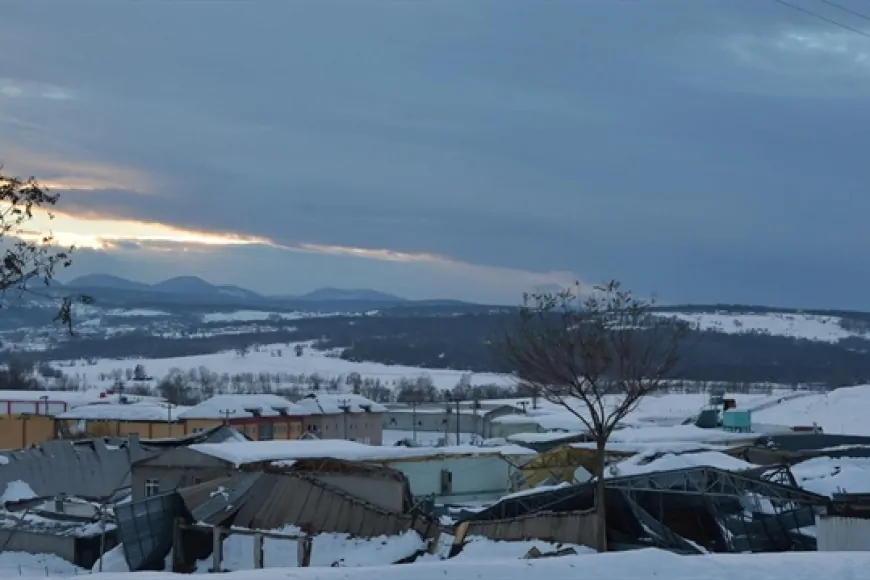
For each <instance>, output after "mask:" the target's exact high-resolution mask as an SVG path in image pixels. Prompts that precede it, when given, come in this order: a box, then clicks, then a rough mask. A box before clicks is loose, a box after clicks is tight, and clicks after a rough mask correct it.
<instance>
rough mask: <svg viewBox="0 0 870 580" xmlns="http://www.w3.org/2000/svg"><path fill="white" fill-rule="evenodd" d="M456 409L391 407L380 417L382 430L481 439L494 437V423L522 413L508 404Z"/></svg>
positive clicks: (445, 405)
mask: <svg viewBox="0 0 870 580" xmlns="http://www.w3.org/2000/svg"><path fill="white" fill-rule="evenodd" d="M466 403H470V404H461V405H459V406H458V413H457V406H456V405H455V404H451V403H442V404H426V405H414V406H412V405H408V404H396V405H391V406H390V407H389V408H388V409H387V411H386V412H385V413H384V415H383V428H384V429H386V430H390V431H407V432H409V433H410V432H413V431H419V432H428V433H443V434H444V435H445V436H446V437H447V438H448V439H450V436H451V435H455V433H456V432H457V431H459V432H460V433H473V434H475V435H478V436H479V437H481V438H483V439H489V438H491V437H494V435H493V420H494V419H496V418H498V417H503V416H506V415H516V414H518V413H520V412H521V411H520V410H519V409H518V408H516V407H514V406H511V405H505V404H498V405H483V404H479V405H477V406H475V405H474V402H470V401H466Z"/></svg>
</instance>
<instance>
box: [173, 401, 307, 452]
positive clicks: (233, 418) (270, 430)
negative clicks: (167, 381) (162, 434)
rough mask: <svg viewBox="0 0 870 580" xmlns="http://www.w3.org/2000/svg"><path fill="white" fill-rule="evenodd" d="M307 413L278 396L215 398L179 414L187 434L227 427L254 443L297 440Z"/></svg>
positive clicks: (301, 407) (305, 410)
mask: <svg viewBox="0 0 870 580" xmlns="http://www.w3.org/2000/svg"><path fill="white" fill-rule="evenodd" d="M309 413H310V411H309V410H308V409H307V408H306V407H303V406H300V405H296V404H293V403H291V402H290V401H288V400H287V399H285V398H283V397H279V396H278V395H217V396H214V397H212V398H210V399H206V400H205V401H203V402H202V403H200V404H198V405H195V406H193V407H191V408H189V409H186V410H184V411H182V412H181V413H179V414H178V418H179V419H180V420H181V421H183V422H184V424H185V429H186V433H198V432H200V431H205V430H208V429H211V428H214V427H215V426H218V425H223V424H225V425H230V426H232V427H235V428H236V429H238V430H239V431H241V432H243V433H244V434H245V435H247V436H248V437H250V438H251V439H254V440H256V441H271V440H273V439H297V438H298V437H299V436H300V435H302V432H303V418H304V417H305V416H306V415H308V414H309Z"/></svg>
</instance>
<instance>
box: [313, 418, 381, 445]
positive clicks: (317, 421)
mask: <svg viewBox="0 0 870 580" xmlns="http://www.w3.org/2000/svg"><path fill="white" fill-rule="evenodd" d="M345 418H347V433H346V434H345ZM303 428H304V429H305V430H306V431H308V432H310V433H313V434H314V435H317V436H318V437H319V438H320V439H347V440H349V441H359V442H360V443H366V444H368V445H381V444H382V443H383V438H384V430H383V417H382V413H336V414H330V415H309V416H306V417H304V418H303Z"/></svg>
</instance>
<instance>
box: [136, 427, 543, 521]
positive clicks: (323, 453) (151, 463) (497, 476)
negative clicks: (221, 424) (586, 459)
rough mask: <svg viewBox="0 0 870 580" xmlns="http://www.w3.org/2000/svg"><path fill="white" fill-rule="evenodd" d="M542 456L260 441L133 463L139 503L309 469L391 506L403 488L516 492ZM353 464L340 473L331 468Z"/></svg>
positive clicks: (450, 493) (436, 493) (447, 495)
mask: <svg viewBox="0 0 870 580" xmlns="http://www.w3.org/2000/svg"><path fill="white" fill-rule="evenodd" d="M534 455H535V452H534V451H532V450H530V449H527V448H522V447H518V446H507V447H492V448H489V447H473V446H470V445H463V446H459V447H441V448H406V447H374V446H368V445H361V444H358V443H354V442H342V445H337V442H335V441H332V442H330V441H266V442H262V441H259V442H258V441H255V442H247V443H223V444H217V445H215V444H205V445H192V446H190V447H179V448H175V449H171V450H168V451H166V452H165V453H163V454H161V455H160V456H158V457H152V458H148V459H144V460H142V461H138V462H136V463H135V464H134V465H133V476H132V477H133V490H132V492H133V499H134V501H136V500H139V499H142V498H145V497H149V496H155V495H159V494H162V493H167V492H170V491H174V490H176V489H181V488H185V487H188V486H192V485H196V484H199V483H203V482H206V481H210V480H213V479H217V478H219V477H228V476H231V475H233V474H235V473H238V472H239V471H251V470H274V469H285V468H286V469H296V470H304V471H306V473H308V475H309V476H312V477H314V478H316V479H318V480H320V481H322V482H323V483H326V484H329V485H331V486H333V487H336V488H339V489H342V490H344V491H346V492H348V493H350V494H352V495H354V496H355V497H358V498H361V499H364V500H366V501H369V502H371V503H374V504H376V505H380V506H382V507H385V508H388V509H396V505H398V504H397V503H396V502H399V501H404V500H400V499H399V498H400V497H401V494H402V490H403V489H404V487H403V486H404V484H400V483H399V480H398V479H397V478H396V477H395V474H396V473H401V474H403V476H404V477H403V478H402V481H405V479H406V480H407V483H408V484H409V485H410V490H411V494H412V495H413V496H414V497H415V498H424V497H434V498H435V500H436V501H439V502H457V501H462V500H466V501H468V500H472V499H493V498H497V497H499V496H501V495H503V494H504V493H506V492H508V491H510V489H511V477H512V474H513V472H514V471H515V470H516V469H517V467H516V466H518V465H520V464H522V463H523V461H525V460H526V459H529V458H531V457H532V456H534ZM331 465H332V466H340V465H344V466H347V467H345V468H341V469H338V468H337V467H335V468H330V467H329V466H331Z"/></svg>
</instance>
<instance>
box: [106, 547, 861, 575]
mask: <svg viewBox="0 0 870 580" xmlns="http://www.w3.org/2000/svg"><path fill="white" fill-rule="evenodd" d="M868 569H870V552H830V553H825V552H806V553H794V552H793V553H783V554H728V555H714V556H677V555H674V554H670V553H667V552H663V551H659V550H639V551H636V552H621V553H612V554H602V555H582V556H570V557H562V558H550V559H542V560H514V559H511V560H504V559H497V558H496V557H495V556H494V557H493V558H492V559H490V560H475V561H469V562H457V561H453V562H450V561H446V562H436V563H431V564H408V565H400V566H375V567H370V568H305V569H299V568H284V569H280V568H278V569H272V570H263V571H256V572H254V571H245V572H231V573H228V574H222V575H221V579H222V580H407V579H408V578H414V580H445V578H459V579H461V580H494V579H498V580H529V579H530V578H607V579H608V580H649V579H650V578H667V579H668V580H698V579H699V578H704V579H705V580H733V579H734V578H751V579H752V580H818V579H819V578H824V579H825V580H854V579H856V578H861V577H863V576H864V573H863V572H862V571H866V570H868ZM130 578H131V576H130V574H129V573H126V574H112V573H109V574H102V575H100V580H130ZM135 578H136V580H181V579H182V578H189V576H181V575H174V574H169V573H165V572H137V573H136V575H135Z"/></svg>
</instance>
